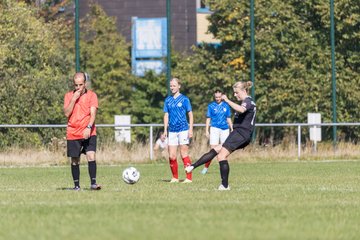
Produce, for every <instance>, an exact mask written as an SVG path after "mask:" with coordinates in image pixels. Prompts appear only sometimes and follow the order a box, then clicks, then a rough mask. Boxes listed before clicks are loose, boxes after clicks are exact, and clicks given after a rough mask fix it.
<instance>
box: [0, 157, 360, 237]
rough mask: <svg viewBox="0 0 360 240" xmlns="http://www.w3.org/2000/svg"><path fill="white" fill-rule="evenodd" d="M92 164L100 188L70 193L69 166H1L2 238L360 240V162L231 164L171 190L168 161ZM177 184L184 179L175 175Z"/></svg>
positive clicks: (196, 174)
mask: <svg viewBox="0 0 360 240" xmlns="http://www.w3.org/2000/svg"><path fill="white" fill-rule="evenodd" d="M125 167H126V166H125V165H122V166H99V167H98V181H99V183H101V184H102V185H103V190H101V191H97V192H94V191H89V190H87V189H86V188H88V187H89V186H88V185H89V178H88V173H87V168H86V165H84V166H82V168H81V183H82V187H83V188H84V190H82V191H81V192H73V191H69V190H65V189H66V188H68V187H72V181H71V175H70V167H46V168H45V167H29V168H1V169H0V213H1V225H0V239H87V240H89V239H171V240H173V239H187V240H188V239H359V238H360V229H359V227H358V226H359V222H360V211H359V209H360V174H359V173H360V162H351V161H348V162H347V161H342V162H294V163H289V162H288V163H230V167H231V172H230V185H231V191H229V192H219V191H216V190H215V189H216V188H217V187H218V185H219V178H220V177H219V173H218V165H217V164H216V163H213V165H212V166H211V168H210V172H209V174H207V175H206V176H202V175H201V174H200V173H199V171H200V170H201V168H199V169H196V170H195V172H194V182H193V183H192V184H181V183H180V184H170V183H168V182H166V181H168V180H169V179H170V170H169V166H168V165H167V164H166V163H157V164H141V165H140V164H138V165H135V167H137V168H138V169H139V171H140V172H141V179H140V181H139V183H137V184H135V185H127V184H125V183H124V182H122V180H121V179H120V175H121V171H122V170H123V169H124V168H125ZM180 176H181V177H182V178H183V177H184V174H183V173H182V172H181V175H180Z"/></svg>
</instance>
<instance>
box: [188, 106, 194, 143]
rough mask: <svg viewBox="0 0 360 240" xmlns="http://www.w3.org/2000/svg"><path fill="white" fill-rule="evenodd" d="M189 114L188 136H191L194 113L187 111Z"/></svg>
mask: <svg viewBox="0 0 360 240" xmlns="http://www.w3.org/2000/svg"><path fill="white" fill-rule="evenodd" d="M188 116H189V138H192V136H193V127H194V115H193V112H192V111H190V112H188Z"/></svg>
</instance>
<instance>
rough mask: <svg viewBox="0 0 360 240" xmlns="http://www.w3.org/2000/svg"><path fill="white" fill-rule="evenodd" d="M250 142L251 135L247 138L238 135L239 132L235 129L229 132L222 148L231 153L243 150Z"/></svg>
mask: <svg viewBox="0 0 360 240" xmlns="http://www.w3.org/2000/svg"><path fill="white" fill-rule="evenodd" d="M250 141H251V135H250V136H249V137H244V136H243V135H241V134H240V131H238V130H237V129H236V128H235V129H234V130H233V131H232V132H230V134H229V136H228V137H227V139H226V140H225V142H224V143H223V145H222V146H223V147H224V148H226V149H227V150H228V151H229V152H230V153H232V152H233V151H235V150H237V149H241V148H245V147H246V146H247V145H249V143H250Z"/></svg>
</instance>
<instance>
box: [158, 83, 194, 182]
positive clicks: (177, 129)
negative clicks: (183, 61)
mask: <svg viewBox="0 0 360 240" xmlns="http://www.w3.org/2000/svg"><path fill="white" fill-rule="evenodd" d="M180 87H181V83H180V80H179V79H177V78H173V79H171V81H170V91H171V93H172V96H168V97H167V98H166V99H165V102H164V134H165V135H166V136H167V137H168V150H169V163H170V169H171V173H172V179H171V181H170V182H172V183H176V182H179V174H178V164H177V160H176V156H177V149H178V146H180V155H181V158H182V160H183V163H184V167H188V166H190V165H191V160H190V157H189V143H190V138H192V135H193V123H194V120H193V119H194V118H193V113H192V108H191V103H190V100H189V98H188V97H186V96H185V95H183V94H181V93H180ZM186 115H188V117H189V123H188V121H187V117H186ZM191 182H192V173H191V172H189V173H186V179H185V180H184V181H183V183H191Z"/></svg>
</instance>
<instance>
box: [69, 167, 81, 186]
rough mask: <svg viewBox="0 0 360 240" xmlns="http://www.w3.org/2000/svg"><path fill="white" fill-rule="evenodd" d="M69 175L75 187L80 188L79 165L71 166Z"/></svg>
mask: <svg viewBox="0 0 360 240" xmlns="http://www.w3.org/2000/svg"><path fill="white" fill-rule="evenodd" d="M71 174H72V177H73V180H74V185H75V187H80V181H79V179H80V167H79V164H76V165H74V164H71Z"/></svg>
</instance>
